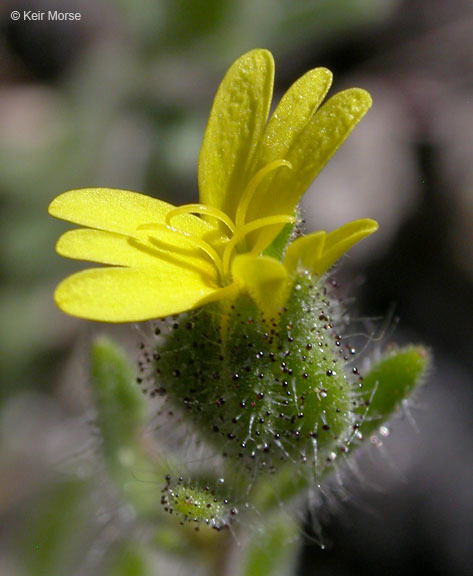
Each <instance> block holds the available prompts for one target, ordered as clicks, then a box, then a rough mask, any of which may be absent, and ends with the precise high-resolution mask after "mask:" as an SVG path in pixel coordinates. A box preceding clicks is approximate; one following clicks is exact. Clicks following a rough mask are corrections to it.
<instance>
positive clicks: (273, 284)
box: [232, 254, 288, 319]
mask: <svg viewBox="0 0 473 576" xmlns="http://www.w3.org/2000/svg"><path fill="white" fill-rule="evenodd" d="M232 276H233V279H234V281H235V282H236V283H237V284H238V285H239V286H240V289H241V290H246V291H247V292H248V293H249V294H250V296H251V297H252V298H253V299H254V301H255V302H256V303H257V304H258V306H259V307H260V308H261V310H262V311H263V313H264V315H265V317H266V318H267V319H270V318H275V317H276V316H277V314H278V312H279V310H280V309H281V307H282V306H283V305H284V302H285V299H286V291H287V286H288V274H287V272H286V269H285V268H284V266H283V265H282V264H281V262H279V261H278V260H275V259H274V258H270V257H268V256H253V255H251V254H241V255H239V256H236V257H235V258H234V260H233V263H232Z"/></svg>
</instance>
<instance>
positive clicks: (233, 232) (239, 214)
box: [137, 160, 295, 285]
mask: <svg viewBox="0 0 473 576" xmlns="http://www.w3.org/2000/svg"><path fill="white" fill-rule="evenodd" d="M283 166H284V167H286V168H292V165H291V163H290V162H288V161H287V160H275V161H274V162H270V163H269V164H267V165H266V166H264V167H263V168H261V170H259V171H258V172H257V173H256V174H255V175H254V176H253V177H252V178H251V180H250V182H249V183H248V185H247V186H246V188H245V190H244V191H243V194H242V195H241V198H240V202H239V203H238V207H237V210H236V215H235V222H233V221H232V219H231V218H230V217H229V216H228V214H226V213H225V212H223V211H222V210H220V209H219V208H215V207H214V206H208V205H206V204H185V205H183V206H179V207H178V208H174V209H173V210H171V211H170V212H168V213H167V214H166V220H165V223H164V224H163V223H147V224H142V225H141V226H139V227H138V228H137V229H138V230H167V231H171V232H173V233H174V234H179V235H180V236H182V237H184V238H186V240H187V241H188V242H189V244H190V245H191V246H193V247H195V248H198V249H199V250H202V251H203V252H204V253H205V254H206V255H207V256H208V257H209V258H210V259H211V260H212V262H213V264H214V266H215V268H216V269H217V271H218V273H219V276H220V281H221V283H222V285H226V284H229V283H231V273H230V268H231V261H232V256H233V255H234V253H235V252H236V248H237V246H238V244H239V243H240V242H241V241H242V240H244V239H245V237H246V236H247V235H248V234H250V233H251V232H255V231H256V230H259V229H260V228H264V227H265V226H274V225H275V224H293V223H294V222H295V218H294V216H289V215H287V214H278V215H274V216H266V217H264V218H257V219H256V220H253V221H251V222H248V223H245V220H246V217H247V213H248V208H249V206H250V204H251V201H252V200H253V198H254V197H255V195H256V192H257V190H258V187H259V185H260V184H261V183H262V182H263V180H264V179H265V178H266V176H267V175H268V174H270V173H271V172H273V171H274V170H277V169H278V168H281V167H283ZM182 214H199V215H203V216H208V217H211V218H215V219H216V220H218V221H219V222H222V223H223V224H224V225H225V226H226V228H227V229H228V232H229V234H228V235H227V237H226V238H224V242H225V246H224V249H223V253H222V256H220V254H219V253H218V252H217V250H216V249H215V248H214V247H213V246H212V245H211V244H210V243H209V242H206V241H205V240H202V239H201V238H197V237H196V236H193V235H192V234H189V233H188V232H185V231H183V230H181V229H179V228H176V227H175V226H173V225H172V220H173V219H174V218H176V217H177V216H180V215H182Z"/></svg>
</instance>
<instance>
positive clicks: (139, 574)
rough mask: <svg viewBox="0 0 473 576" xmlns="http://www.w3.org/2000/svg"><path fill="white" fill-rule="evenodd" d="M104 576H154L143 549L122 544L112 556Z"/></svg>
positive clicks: (131, 544)
mask: <svg viewBox="0 0 473 576" xmlns="http://www.w3.org/2000/svg"><path fill="white" fill-rule="evenodd" d="M110 556H111V558H110V559H109V561H108V562H107V564H106V570H105V573H104V576H152V575H154V572H151V570H150V566H149V563H148V562H147V560H146V558H145V555H144V551H143V549H142V548H141V547H140V546H138V545H137V544H134V543H122V544H121V545H119V546H118V547H117V548H116V549H115V550H113V551H112V553H111V554H110Z"/></svg>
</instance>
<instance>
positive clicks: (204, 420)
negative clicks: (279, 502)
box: [154, 274, 361, 474]
mask: <svg viewBox="0 0 473 576" xmlns="http://www.w3.org/2000/svg"><path fill="white" fill-rule="evenodd" d="M330 288H331V286H330V285H329V283H328V282H327V281H326V280H324V279H317V278H315V277H311V276H310V275H308V274H296V275H295V277H294V279H293V282H292V285H291V287H290V290H289V296H288V298H287V301H286V305H285V307H284V308H283V309H281V311H280V312H279V314H278V316H277V317H276V318H272V319H266V318H264V317H263V315H262V312H261V309H260V308H259V307H258V306H257V304H256V303H255V302H254V301H253V300H252V298H251V297H250V296H249V295H245V294H240V296H238V297H237V299H235V300H234V301H232V302H226V303H225V304H224V305H222V304H218V305H217V304H212V305H207V306H205V307H203V308H202V309H200V310H197V311H195V312H189V313H187V314H186V315H185V316H181V317H179V319H178V320H177V321H176V322H175V323H174V324H173V325H172V328H171V329H170V331H169V333H168V334H167V335H166V337H165V339H164V341H163V343H162V344H160V345H158V346H157V350H156V353H155V355H154V357H155V374H156V379H157V387H158V389H159V390H160V391H161V392H162V393H165V394H166V395H167V398H168V400H169V402H170V403H171V404H172V405H173V406H174V407H175V408H178V409H179V410H180V411H181V412H182V413H183V414H184V416H185V419H186V420H187V421H188V422H190V423H191V424H192V425H193V426H194V428H195V430H196V431H197V432H200V434H201V436H202V438H204V439H208V440H209V441H210V442H211V443H213V444H214V446H215V447H217V449H218V450H219V451H220V453H221V454H222V455H223V456H224V457H227V458H228V459H231V460H232V461H234V462H238V463H239V464H240V465H241V466H243V467H244V468H246V469H247V470H248V471H249V472H250V473H252V474H261V473H266V472H270V473H273V472H276V471H277V470H278V468H279V467H280V466H282V465H284V464H285V463H287V462H291V463H296V464H300V465H301V466H306V467H311V469H313V470H314V471H315V473H318V472H322V471H323V469H324V468H325V467H327V466H328V465H330V464H331V463H332V462H333V461H334V460H335V458H336V457H337V455H338V454H339V453H340V451H345V450H346V445H347V444H348V443H349V442H350V439H351V438H352V436H353V429H354V427H356V426H357V423H358V422H359V421H360V417H359V416H358V415H357V413H356V408H357V405H358V400H357V395H356V394H355V392H358V390H359V387H360V386H361V377H360V376H359V374H358V371H357V370H355V371H354V370H353V369H352V368H351V365H350V364H349V356H348V353H347V350H346V349H344V347H343V345H342V344H341V338H340V335H339V327H340V325H341V312H342V311H341V308H340V306H339V304H338V303H337V302H336V301H335V300H334V299H333V297H332V295H331V290H330ZM268 297H270V296H269V295H268ZM354 372H355V373H354Z"/></svg>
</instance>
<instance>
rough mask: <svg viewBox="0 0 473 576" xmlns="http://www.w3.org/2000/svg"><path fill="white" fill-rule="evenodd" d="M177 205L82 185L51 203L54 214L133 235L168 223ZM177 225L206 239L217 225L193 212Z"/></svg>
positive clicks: (176, 222)
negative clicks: (153, 226)
mask: <svg viewBox="0 0 473 576" xmlns="http://www.w3.org/2000/svg"><path fill="white" fill-rule="evenodd" d="M174 209H175V206H173V205H172V204H168V203H167V202H163V201H162V200H158V199H157V198H152V197H151V196H145V195H144V194H139V193H138V192H129V191H128V190H115V189H111V188H82V189H79V190H69V191H68V192H64V193H63V194H60V195H59V196H57V197H56V198H55V199H54V200H53V201H52V202H51V204H50V205H49V213H50V214H51V216H55V217H56V218H60V219H61V220H67V221H68V222H74V224H81V225H83V226H87V227H89V228H97V229H99V230H107V231H109V232H117V233H119V234H126V235H128V236H133V235H134V234H135V232H136V229H137V228H138V227H139V226H142V225H144V224H148V223H159V224H165V219H166V214H168V212H170V211H171V210H174ZM172 224H173V226H174V227H175V228H178V229H180V230H183V231H185V232H186V233H188V234H191V235H194V236H197V237H200V238H202V237H203V236H205V235H206V234H211V233H212V231H214V230H215V227H213V226H211V225H210V224H209V223H207V222H205V221H204V220H202V219H201V218H198V217H196V216H193V215H192V214H182V215H179V216H176V218H175V219H173V222H172Z"/></svg>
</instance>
